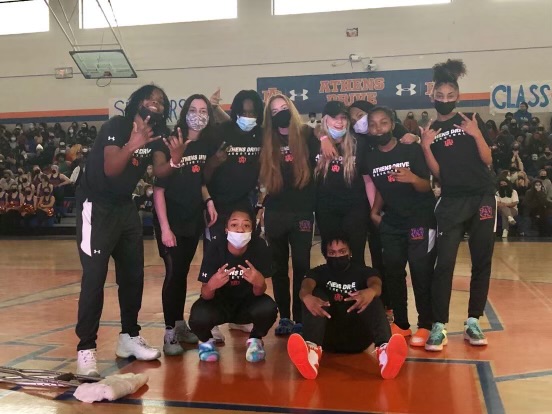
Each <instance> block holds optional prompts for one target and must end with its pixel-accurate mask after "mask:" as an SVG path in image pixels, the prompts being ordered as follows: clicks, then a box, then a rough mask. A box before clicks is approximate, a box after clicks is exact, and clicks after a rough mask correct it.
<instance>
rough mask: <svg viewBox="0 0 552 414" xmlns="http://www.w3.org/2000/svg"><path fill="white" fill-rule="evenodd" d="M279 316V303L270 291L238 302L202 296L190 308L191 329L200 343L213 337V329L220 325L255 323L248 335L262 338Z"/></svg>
mask: <svg viewBox="0 0 552 414" xmlns="http://www.w3.org/2000/svg"><path fill="white" fill-rule="evenodd" d="M277 315H278V309H277V307H276V302H274V300H273V299H272V298H271V297H270V296H268V295H267V294H263V295H261V296H254V295H251V296H248V297H246V298H244V299H242V300H240V301H239V302H237V303H228V302H226V301H225V300H223V299H221V298H219V297H216V296H215V297H214V298H213V299H211V300H205V299H203V298H199V299H198V300H197V301H196V302H195V303H194V304H193V305H192V309H191V311H190V329H191V330H192V331H193V332H194V333H195V334H196V335H197V337H198V338H199V340H200V341H201V342H206V341H208V340H209V338H211V329H213V328H214V327H215V326H217V325H222V324H225V323H238V324H247V323H252V324H253V330H252V331H251V333H250V334H249V337H250V338H258V339H262V338H263V337H265V336H266V334H267V333H268V330H269V329H270V328H271V327H272V325H274V322H275V321H276V316H277Z"/></svg>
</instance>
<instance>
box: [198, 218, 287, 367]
mask: <svg viewBox="0 0 552 414" xmlns="http://www.w3.org/2000/svg"><path fill="white" fill-rule="evenodd" d="M254 225H255V218H254V215H253V212H252V211H247V210H245V209H235V210H234V211H233V212H232V213H231V214H230V216H229V218H228V220H227V222H226V229H225V231H226V237H225V238H224V239H220V240H216V241H213V242H211V244H210V246H209V248H208V250H207V252H206V253H205V256H204V257H203V262H202V264H201V270H200V274H199V278H198V280H199V281H200V282H202V286H201V297H200V298H199V299H198V300H197V301H196V302H195V303H194V304H193V306H192V309H191V311H190V321H189V322H190V328H191V329H192V331H193V332H194V333H195V334H196V335H197V337H198V338H199V341H200V342H199V359H200V360H201V361H209V362H213V361H218V359H219V353H218V351H217V349H216V347H215V340H214V339H213V338H211V329H213V328H214V327H215V326H217V325H222V324H224V323H229V322H230V323H236V324H248V323H253V329H252V330H251V333H250V334H249V339H248V340H247V352H246V359H247V361H249V362H258V361H262V360H264V359H265V350H264V346H263V341H262V338H263V337H264V336H266V334H267V333H268V330H269V329H270V328H271V327H272V325H273V324H274V322H275V321H276V316H277V314H278V309H277V306H276V302H274V300H273V299H272V298H271V297H270V296H268V295H267V294H266V293H265V292H266V281H265V278H267V277H270V276H271V267H272V266H271V255H270V252H269V249H268V246H267V244H266V242H265V241H264V240H263V239H261V238H259V237H253V238H251V235H252V234H253V227H254Z"/></svg>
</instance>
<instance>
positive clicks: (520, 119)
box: [514, 102, 533, 125]
mask: <svg viewBox="0 0 552 414" xmlns="http://www.w3.org/2000/svg"><path fill="white" fill-rule="evenodd" d="M528 108H529V107H528V106H527V102H522V103H520V104H519V109H518V110H517V111H516V113H515V114H514V118H515V120H516V121H517V123H518V124H519V125H521V124H523V123H525V122H531V119H532V118H533V116H532V115H531V113H529V111H528V110H527V109H528Z"/></svg>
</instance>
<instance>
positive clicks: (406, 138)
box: [399, 133, 418, 144]
mask: <svg viewBox="0 0 552 414" xmlns="http://www.w3.org/2000/svg"><path fill="white" fill-rule="evenodd" d="M399 141H400V142H401V144H414V143H415V142H418V136H417V135H414V134H410V133H408V134H404V135H403V137H402V138H401V139H400V140H399Z"/></svg>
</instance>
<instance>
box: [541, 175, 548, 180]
mask: <svg viewBox="0 0 552 414" xmlns="http://www.w3.org/2000/svg"><path fill="white" fill-rule="evenodd" d="M539 178H540V179H541V180H546V179H547V178H548V176H547V175H541V176H539Z"/></svg>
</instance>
